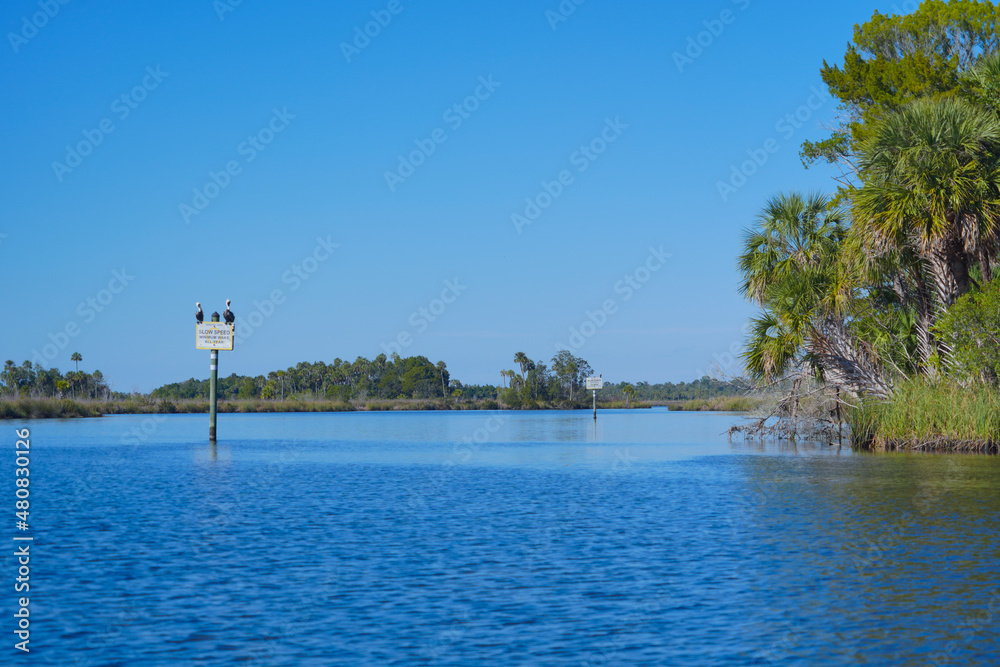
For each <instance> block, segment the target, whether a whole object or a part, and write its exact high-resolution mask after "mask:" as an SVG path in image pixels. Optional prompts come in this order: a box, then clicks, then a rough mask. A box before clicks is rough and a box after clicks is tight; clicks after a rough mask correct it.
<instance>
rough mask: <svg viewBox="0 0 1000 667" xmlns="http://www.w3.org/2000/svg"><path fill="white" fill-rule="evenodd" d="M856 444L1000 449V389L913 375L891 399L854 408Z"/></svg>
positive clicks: (875, 447)
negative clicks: (925, 378) (999, 444)
mask: <svg viewBox="0 0 1000 667" xmlns="http://www.w3.org/2000/svg"><path fill="white" fill-rule="evenodd" d="M847 420H848V423H849V424H850V425H851V434H852V435H851V437H852V441H853V443H854V445H855V446H857V447H860V448H863V449H871V450H875V451H896V450H914V451H919V450H925V451H931V450H936V451H975V452H993V453H995V452H997V449H998V443H1000V393H998V392H997V390H996V389H995V388H993V387H989V386H986V385H983V384H978V383H977V384H971V385H968V386H964V387H963V386H961V385H958V384H956V383H954V382H950V381H939V382H929V381H926V380H919V379H918V380H907V381H905V382H903V383H901V384H899V385H898V386H897V387H896V390H895V392H894V393H893V395H892V397H891V398H890V399H889V400H887V401H875V400H866V401H863V402H862V403H861V405H860V406H858V407H855V408H853V409H851V410H849V411H848V414H847Z"/></svg>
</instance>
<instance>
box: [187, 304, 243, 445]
mask: <svg viewBox="0 0 1000 667" xmlns="http://www.w3.org/2000/svg"><path fill="white" fill-rule="evenodd" d="M195 326H196V328H195V347H196V348H197V349H199V350H211V351H212V364H211V366H210V367H209V370H210V371H211V375H209V379H208V440H209V442H215V427H216V415H217V413H218V405H219V401H218V386H219V350H230V351H231V350H232V349H233V338H234V335H233V331H234V327H233V325H232V324H230V323H229V322H219V314H218V313H212V321H211V322H199V323H198V324H197V325H195Z"/></svg>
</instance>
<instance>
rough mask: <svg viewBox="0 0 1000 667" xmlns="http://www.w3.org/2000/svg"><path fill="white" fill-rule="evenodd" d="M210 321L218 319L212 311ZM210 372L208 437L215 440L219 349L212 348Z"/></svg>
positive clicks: (211, 440) (216, 314)
mask: <svg viewBox="0 0 1000 667" xmlns="http://www.w3.org/2000/svg"><path fill="white" fill-rule="evenodd" d="M212 321H213V322H218V321H219V314H218V313H212ZM211 371H212V374H211V375H210V376H209V380H208V439H209V441H210V442H215V411H216V407H217V405H216V404H217V402H218V401H217V397H216V393H215V390H216V386H217V385H218V383H219V351H218V350H212V366H211Z"/></svg>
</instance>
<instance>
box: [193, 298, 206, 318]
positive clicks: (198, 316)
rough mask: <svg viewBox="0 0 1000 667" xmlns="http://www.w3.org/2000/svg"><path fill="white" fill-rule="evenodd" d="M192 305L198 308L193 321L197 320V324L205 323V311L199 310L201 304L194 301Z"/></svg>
mask: <svg viewBox="0 0 1000 667" xmlns="http://www.w3.org/2000/svg"><path fill="white" fill-rule="evenodd" d="M194 305H196V306H198V312H197V313H195V314H194V319H196V320H198V321H199V322H204V321H205V311H203V310H202V309H201V302H200V301H195V302H194Z"/></svg>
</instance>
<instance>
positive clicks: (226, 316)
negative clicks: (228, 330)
mask: <svg viewBox="0 0 1000 667" xmlns="http://www.w3.org/2000/svg"><path fill="white" fill-rule="evenodd" d="M229 303H230V300H229V299H226V310H225V311H223V313H222V317H223V319H225V320H226V322H228V323H229V324H232V323H233V322H235V321H236V316H235V315H233V311H231V310H229Z"/></svg>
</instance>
